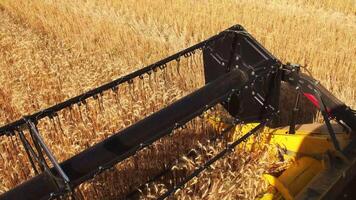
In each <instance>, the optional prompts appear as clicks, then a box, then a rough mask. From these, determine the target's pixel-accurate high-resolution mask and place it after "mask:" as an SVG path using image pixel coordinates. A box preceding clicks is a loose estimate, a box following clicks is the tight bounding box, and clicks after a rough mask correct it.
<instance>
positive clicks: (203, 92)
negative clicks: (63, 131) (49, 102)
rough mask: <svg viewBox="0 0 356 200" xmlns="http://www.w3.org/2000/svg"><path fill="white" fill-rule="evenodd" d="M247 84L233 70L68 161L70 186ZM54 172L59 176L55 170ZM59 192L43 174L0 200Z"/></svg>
mask: <svg viewBox="0 0 356 200" xmlns="http://www.w3.org/2000/svg"><path fill="white" fill-rule="evenodd" d="M247 81H248V79H247V75H246V74H245V73H244V72H242V71H240V70H232V71H231V72H229V73H227V74H225V75H223V76H221V77H220V78H218V79H216V80H215V81H213V82H210V83H208V84H207V85H205V86H204V87H202V88H200V89H199V90H197V91H195V92H193V93H191V94H190V95H188V96H186V97H184V98H182V99H180V100H178V101H176V102H175V103H173V104H171V105H169V106H167V107H166V108H164V109H162V110H160V111H159V112H156V113H154V114H152V115H150V116H149V117H147V118H145V119H143V120H141V121H139V122H137V123H136V124H134V125H132V126H130V127H128V128H126V129H124V130H122V131H120V132H118V133H116V134H114V135H112V136H111V137H109V138H107V139H105V140H104V141H102V142H100V143H98V144H96V145H94V146H92V147H90V148H88V149H86V150H84V151H83V152H81V153H79V154H77V155H75V156H73V157H72V158H70V159H68V160H66V161H64V162H63V163H61V164H60V167H61V168H62V169H63V171H64V173H65V174H66V175H67V176H68V178H69V180H70V186H71V187H75V186H78V185H79V184H81V183H83V182H85V181H86V180H89V179H91V178H93V176H95V175H96V174H98V173H100V172H101V171H102V169H105V168H108V167H109V166H113V165H114V164H116V163H118V162H120V161H122V160H124V159H126V158H127V157H129V156H131V155H134V154H135V153H136V152H137V151H138V150H140V149H142V148H143V147H145V146H147V145H150V144H151V143H153V142H154V141H156V140H157V139H159V138H161V137H163V136H165V135H167V134H169V133H170V132H171V131H172V130H174V129H175V128H176V127H177V126H179V125H183V124H185V123H186V122H188V121H190V120H191V119H193V118H194V117H196V116H199V115H200V114H201V113H202V112H204V110H206V109H207V108H209V107H211V106H214V105H216V104H217V103H220V102H222V101H223V100H225V99H226V98H227V97H228V96H229V95H230V93H231V92H232V91H234V90H235V91H236V90H240V89H241V88H242V87H243V86H244V84H245V83H246V82H247ZM52 172H53V174H55V173H56V171H55V170H54V169H52ZM56 192H57V188H56V187H55V185H53V184H51V182H50V180H49V177H48V176H46V175H45V174H43V173H42V174H39V175H37V176H35V177H34V178H32V179H30V180H29V181H27V182H24V183H23V184H21V185H18V186H17V187H15V188H13V189H12V190H10V191H8V192H6V193H4V194H2V195H1V196H0V199H42V198H47V197H48V195H50V194H53V193H56Z"/></svg>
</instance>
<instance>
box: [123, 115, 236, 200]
mask: <svg viewBox="0 0 356 200" xmlns="http://www.w3.org/2000/svg"><path fill="white" fill-rule="evenodd" d="M238 124H239V123H238V120H236V122H234V123H233V124H231V125H229V126H228V127H226V128H225V129H224V130H222V131H221V133H220V134H217V135H215V136H214V137H211V138H209V141H210V142H211V141H215V140H217V139H223V138H224V137H226V135H227V133H229V132H230V131H231V130H232V129H233V128H235V127H236V125H238ZM195 150H196V149H195ZM184 155H186V156H187V153H185V154H184ZM174 164H175V162H172V163H169V164H168V166H167V168H166V169H165V170H164V171H162V172H160V173H159V174H157V175H156V176H154V177H152V178H150V179H149V180H148V181H147V182H145V183H143V184H141V185H140V186H139V187H137V189H136V190H134V191H132V192H131V193H130V194H128V195H127V196H126V199H136V198H135V195H136V194H138V193H139V191H141V190H143V188H144V187H145V186H146V185H147V184H149V183H153V182H155V181H157V180H159V179H160V178H161V177H163V176H165V175H166V174H168V173H169V172H170V171H171V169H172V167H173V166H174Z"/></svg>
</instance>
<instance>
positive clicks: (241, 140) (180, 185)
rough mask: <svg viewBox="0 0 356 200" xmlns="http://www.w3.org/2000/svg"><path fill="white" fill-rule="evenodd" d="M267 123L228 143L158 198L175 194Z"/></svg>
mask: <svg viewBox="0 0 356 200" xmlns="http://www.w3.org/2000/svg"><path fill="white" fill-rule="evenodd" d="M265 125H266V121H263V122H261V123H260V124H258V125H257V126H256V127H255V128H253V129H252V130H251V131H249V132H248V133H246V134H245V135H243V136H242V137H241V138H239V139H237V140H236V141H235V142H233V143H231V144H228V146H227V147H226V148H225V149H224V150H222V151H221V152H219V153H218V154H217V155H215V156H214V157H212V158H211V159H209V160H208V161H207V162H206V163H204V164H203V165H201V166H199V167H198V169H196V170H195V171H194V172H193V173H191V174H190V175H189V176H187V177H186V178H185V179H184V180H183V181H182V182H180V183H179V184H177V185H176V186H174V187H173V188H172V189H170V190H168V191H167V192H165V193H164V194H163V195H162V196H160V197H159V198H158V200H164V199H166V198H167V197H169V196H170V195H171V194H173V193H174V192H175V191H177V190H178V189H180V188H181V187H183V186H184V185H185V184H186V183H188V182H189V181H190V180H192V179H193V178H194V177H197V176H198V175H199V174H200V173H201V172H203V171H204V170H206V169H207V168H208V167H209V166H211V165H212V164H214V163H215V162H216V161H217V160H219V159H221V158H223V157H224V156H225V155H227V154H228V153H229V152H232V150H233V149H234V148H235V147H236V146H237V145H239V144H240V143H241V142H243V141H245V140H246V139H248V138H249V137H250V136H251V135H253V134H254V133H256V132H257V131H258V130H260V129H261V128H263V127H264V126H265Z"/></svg>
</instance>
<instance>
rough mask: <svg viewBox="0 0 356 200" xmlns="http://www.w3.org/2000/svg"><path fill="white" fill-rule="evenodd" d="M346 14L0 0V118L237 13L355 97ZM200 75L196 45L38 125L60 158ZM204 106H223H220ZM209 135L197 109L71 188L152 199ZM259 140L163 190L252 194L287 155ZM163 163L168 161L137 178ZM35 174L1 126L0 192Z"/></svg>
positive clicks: (190, 39)
mask: <svg viewBox="0 0 356 200" xmlns="http://www.w3.org/2000/svg"><path fill="white" fill-rule="evenodd" d="M355 15H356V2H355V1H354V0H338V1H334V0H294V1H291V0H219V1H217V0H175V1H172V0H154V1H144V0H125V1H123V0H122V1H120V0H117V1H115V0H76V1H72V0H0V125H4V124H6V123H9V122H11V121H14V120H16V119H18V118H20V117H21V116H24V115H27V114H31V113H34V112H36V111H39V110H41V109H44V108H46V107H48V106H51V105H54V104H56V103H59V102H61V101H64V100H66V99H68V98H70V97H73V96H76V95H78V94H81V93H83V92H85V91H88V90H89V89H92V88H94V87H97V86H99V85H101V84H103V83H106V82H109V81H111V80H113V79H116V78H118V77H120V76H122V75H125V74H128V73H130V72H133V71H135V70H137V69H139V68H140V67H143V66H145V65H148V64H150V63H153V62H155V61H158V60H160V59H161V58H164V57H167V56H168V55H170V54H172V53H175V52H177V51H178V50H181V49H184V48H185V47H188V46H190V45H192V44H195V43H197V42H199V41H202V40H204V39H206V38H208V37H209V36H212V35H214V34H216V33H218V32H220V31H222V30H224V29H226V28H228V27H230V26H232V25H234V24H237V23H238V24H241V25H243V26H244V27H245V28H246V29H247V30H248V31H249V32H250V33H251V34H252V35H253V36H254V37H255V38H256V39H257V40H258V41H259V42H260V43H261V44H262V45H264V46H265V47H266V48H267V49H268V50H269V51H270V52H272V53H273V54H274V55H275V56H276V57H277V58H280V59H281V60H282V61H283V62H295V63H299V64H301V65H303V66H305V67H306V68H307V69H308V70H309V71H310V72H311V74H312V75H313V76H314V77H315V78H316V79H318V80H320V82H321V83H322V84H323V85H324V86H325V87H326V88H327V89H329V90H330V91H331V92H332V93H333V94H334V95H335V96H337V97H338V98H339V99H340V100H342V101H344V102H345V103H347V104H348V105H350V106H351V107H354V108H355V107H356V101H355V97H356V87H355V85H356V68H355V64H356V63H355V62H356V60H355V55H356V39H355V38H356V16H355ZM203 74H204V73H203V67H202V55H201V54H199V53H196V54H194V55H193V56H191V57H189V58H184V59H182V60H181V61H180V62H172V63H169V64H168V66H167V67H166V68H165V69H163V70H158V71H157V72H155V73H153V74H152V75H147V76H144V77H141V78H137V79H135V80H133V83H131V84H124V85H122V86H120V87H119V88H118V90H116V91H111V90H110V91H107V92H104V93H103V94H102V95H100V96H99V97H98V98H96V99H90V100H88V101H87V102H86V103H85V104H82V105H78V106H73V108H71V109H64V110H62V111H60V112H59V113H57V114H58V115H56V116H55V117H53V118H48V119H47V118H46V119H43V120H41V121H40V122H39V124H38V127H39V130H40V132H41V134H42V136H43V137H44V139H45V142H46V144H47V145H48V146H49V147H50V148H51V150H52V151H53V153H54V155H55V156H56V158H57V159H58V160H59V161H60V162H61V161H64V160H65V159H68V158H70V157H71V156H73V155H75V154H77V153H79V152H81V151H83V150H84V149H86V148H88V147H90V146H92V145H94V144H96V143H98V142H100V141H102V140H103V139H105V138H107V137H109V136H110V135H112V134H113V133H116V132H118V131H119V130H122V129H123V128H125V127H128V126H129V125H132V124H133V123H135V122H137V121H138V120H140V119H143V118H144V117H145V116H148V115H150V114H152V113H153V112H155V111H158V110H159V109H161V108H163V107H164V106H167V105H169V104H170V103H172V102H174V101H175V100H177V99H179V98H180V97H183V96H184V95H187V94H189V93H190V92H192V91H194V90H195V89H197V88H199V87H201V86H202V85H203V84H204V75H203ZM281 109H282V111H284V112H287V111H288V112H289V109H290V108H289V107H288V106H285V107H282V108H281ZM207 114H209V115H220V116H225V115H226V114H225V113H224V112H223V111H222V109H221V108H220V107H219V106H216V108H215V109H213V110H210V111H207ZM226 117H228V116H226ZM218 134H219V133H218V132H217V130H216V129H215V128H214V127H212V125H211V124H209V123H208V122H207V120H206V119H205V118H204V117H200V118H196V119H194V120H192V121H191V122H189V123H188V124H187V126H186V128H184V129H179V130H175V131H174V134H172V135H170V136H169V137H165V138H162V139H160V140H159V141H156V142H155V143H154V144H153V145H152V146H150V147H149V148H147V149H144V150H142V151H140V152H139V153H138V154H136V155H135V156H133V157H131V158H129V159H127V160H125V162H122V163H120V164H117V165H115V166H114V167H113V168H112V169H110V170H108V171H105V172H104V173H102V174H101V175H98V176H97V177H95V178H94V179H92V180H90V181H89V182H86V183H84V184H82V185H80V186H79V188H78V190H76V191H75V193H76V195H77V196H79V198H80V199H117V198H122V199H123V198H125V197H127V195H129V194H131V192H132V191H135V193H132V195H133V196H135V198H136V196H138V198H141V199H155V198H157V196H159V195H160V194H162V193H164V192H165V191H167V189H168V187H167V185H168V186H172V185H174V184H175V183H177V182H179V181H181V180H182V177H184V176H185V175H187V174H189V173H190V172H192V171H193V170H194V169H195V168H196V167H197V166H199V165H201V164H202V163H204V161H206V160H207V159H209V158H211V156H213V155H215V154H216V153H217V152H218V151H219V150H222V149H223V148H224V145H226V142H225V140H215V141H211V140H210V139H209V138H211V137H214V136H215V135H218ZM258 137H263V136H258ZM258 137H256V139H258ZM268 150H269V147H268V146H267V145H261V147H260V148H256V149H254V150H247V149H246V148H242V147H239V148H238V149H237V150H236V151H234V152H233V153H232V154H231V155H229V156H227V157H225V158H224V159H222V160H219V161H218V162H216V163H215V164H214V165H213V166H212V167H211V168H209V169H208V170H206V171H205V172H204V173H202V174H201V175H200V176H198V177H197V178H195V179H193V180H192V181H190V182H189V183H188V184H187V185H186V187H184V188H182V189H180V190H178V191H177V192H176V193H175V194H174V196H173V197H171V198H173V199H254V198H258V197H259V196H261V194H263V192H265V191H266V190H267V189H268V184H267V183H266V182H265V181H264V180H262V179H261V175H262V174H264V173H267V172H278V171H281V170H283V168H284V167H285V166H286V165H287V164H286V163H285V162H281V161H280V160H278V158H276V157H273V156H272V155H271V154H270V153H266V152H267V151H268ZM271 156H272V157H271ZM162 171H169V172H167V173H166V174H165V177H164V178H161V179H160V180H155V181H151V182H150V183H148V184H144V183H145V182H147V181H148V180H149V179H150V178H151V177H152V176H155V175H157V174H159V173H161V172H162ZM34 175H35V174H34V171H33V169H32V168H31V165H30V164H29V162H28V158H27V156H26V153H25V150H24V148H23V146H22V144H21V142H20V141H19V139H18V138H17V137H2V138H1V140H0V193H3V192H6V191H8V190H10V189H11V188H13V187H15V186H16V185H18V184H20V183H22V182H24V181H26V180H28V179H29V178H31V177H33V176H34Z"/></svg>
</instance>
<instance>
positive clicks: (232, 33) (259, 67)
mask: <svg viewBox="0 0 356 200" xmlns="http://www.w3.org/2000/svg"><path fill="white" fill-rule="evenodd" d="M220 34H222V35H223V36H222V37H219V38H218V39H216V40H213V41H211V42H209V43H208V44H207V45H206V46H205V48H204V49H203V58H204V71H205V81H206V83H209V82H211V81H213V80H215V79H216V78H218V77H220V76H221V75H223V74H225V73H227V72H229V71H230V70H231V69H233V68H238V69H240V70H242V71H244V72H245V73H246V74H248V76H249V82H248V83H247V84H246V86H245V88H244V89H243V90H242V91H240V92H239V93H236V94H234V95H233V96H232V97H231V101H229V102H225V103H223V106H224V107H225V108H226V109H227V110H228V111H229V113H230V114H231V115H233V116H235V117H237V118H239V119H240V120H243V121H245V122H253V121H259V120H261V119H262V118H264V117H265V115H267V113H271V112H270V111H276V110H278V101H279V99H278V97H279V89H280V74H279V72H278V68H279V67H280V66H281V62H280V61H279V60H278V59H276V58H275V57H274V56H273V55H272V54H270V53H269V52H268V51H267V50H266V49H265V48H263V47H262V46H261V45H260V44H259V43H258V42H257V41H256V40H255V39H254V38H253V37H252V36H251V35H250V34H248V33H247V32H246V31H245V29H244V28H243V27H241V26H240V25H236V26H233V27H231V28H229V29H227V30H225V31H224V32H222V33H220ZM242 97H243V98H242Z"/></svg>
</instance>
